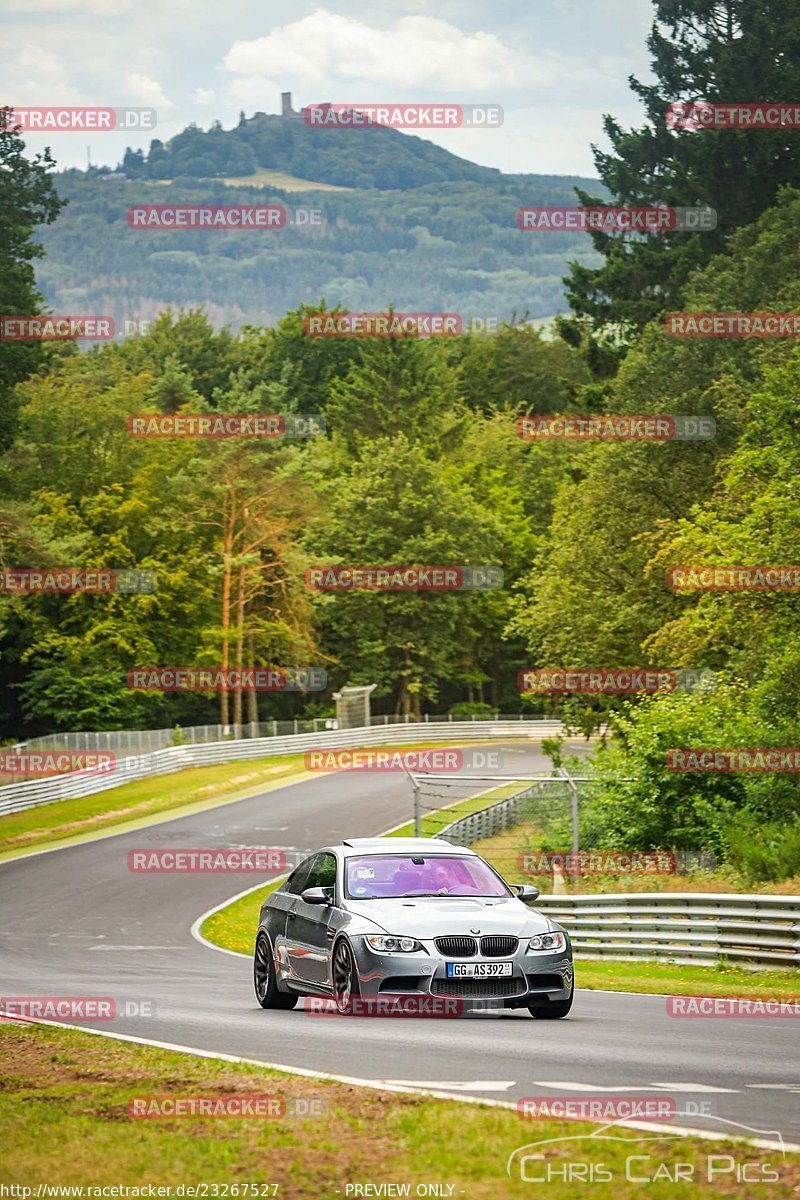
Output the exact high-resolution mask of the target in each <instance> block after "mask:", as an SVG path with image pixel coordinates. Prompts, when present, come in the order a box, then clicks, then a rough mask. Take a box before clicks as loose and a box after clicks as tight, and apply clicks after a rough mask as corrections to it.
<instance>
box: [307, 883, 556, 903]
mask: <svg viewBox="0 0 800 1200" xmlns="http://www.w3.org/2000/svg"><path fill="white" fill-rule="evenodd" d="M332 893H333V888H324V887H313V888H306V890H305V891H304V892H301V893H300V899H301V900H305V902H306V904H333V894H332ZM536 895H537V896H538V895H539V893H538V892H537V893H536Z"/></svg>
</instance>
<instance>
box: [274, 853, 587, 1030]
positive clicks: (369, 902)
mask: <svg viewBox="0 0 800 1200" xmlns="http://www.w3.org/2000/svg"><path fill="white" fill-rule="evenodd" d="M538 895H539V893H538V891H537V889H536V888H534V887H530V886H528V885H526V884H517V885H514V886H511V885H509V884H507V883H506V882H505V880H503V879H502V878H501V876H500V875H498V874H497V872H496V871H495V870H494V868H493V867H491V866H490V865H489V864H488V863H487V862H486V861H485V860H484V859H482V858H481V857H480V855H479V854H476V853H475V851H474V850H470V849H469V848H467V847H464V846H454V845H452V844H451V843H450V842H445V841H441V840H439V839H437V838H401V837H383V838H380V837H379V838H349V839H348V840H346V841H342V842H341V843H340V844H339V845H336V846H326V847H325V848H324V849H322V850H319V851H317V853H316V854H312V855H311V856H310V857H309V858H307V859H305V861H304V862H301V863H300V865H299V866H297V867H296V868H295V869H294V871H293V872H292V873H291V875H290V876H289V877H288V879H286V880H285V881H284V883H283V884H282V885H281V886H280V887H279V888H278V889H277V890H276V891H274V892H272V894H271V895H270V896H268V898H267V900H266V901H265V903H264V905H263V907H262V909H261V916H260V919H259V924H258V932H257V935H256V945H255V963H254V980H255V990H256V997H257V999H258V1002H259V1004H260V1005H261V1006H262V1008H273V1009H275V1008H278V1009H280V1008H283V1009H288V1008H294V1006H295V1005H296V1003H297V1001H298V999H299V997H300V996H311V997H323V998H327V1000H328V1002H329V1003H330V1004H331V1007H333V1006H334V1005H335V1008H336V1009H337V1010H338V1011H340V1012H342V1013H348V1012H359V1011H364V1008H363V1006H364V1005H368V1004H369V1002H370V1001H371V1002H372V1003H373V1004H375V1002H376V1001H377V1000H379V999H380V998H385V999H386V1000H388V999H389V998H390V997H391V998H393V999H397V998H399V997H403V998H407V999H409V1000H410V999H415V1000H416V1001H421V1000H422V999H423V998H427V999H428V1000H429V1001H430V1000H431V999H432V998H435V997H439V998H450V999H451V1000H453V1001H458V1002H460V1003H461V1004H463V1005H464V1006H466V1007H475V1006H479V1007H484V1006H488V1007H491V1008H526V1009H527V1010H528V1011H529V1012H530V1013H531V1015H532V1016H534V1017H541V1018H550V1019H552V1018H557V1017H565V1016H566V1015H567V1013H568V1012H569V1010H570V1008H571V1006H572V995H573V967H572V947H571V944H570V939H569V934H568V933H567V931H566V930H565V929H562V928H561V926H559V925H557V924H555V923H554V922H553V921H551V920H550V919H549V918H548V917H546V916H544V915H543V914H542V913H541V912H537V911H536V909H534V908H531V907H530V905H531V904H532V903H533V901H535V900H536V898H537V897H538ZM359 1006H361V1007H359ZM379 1011H380V1010H379ZM409 1011H410V1010H409ZM422 1011H424V1009H423V1010H422Z"/></svg>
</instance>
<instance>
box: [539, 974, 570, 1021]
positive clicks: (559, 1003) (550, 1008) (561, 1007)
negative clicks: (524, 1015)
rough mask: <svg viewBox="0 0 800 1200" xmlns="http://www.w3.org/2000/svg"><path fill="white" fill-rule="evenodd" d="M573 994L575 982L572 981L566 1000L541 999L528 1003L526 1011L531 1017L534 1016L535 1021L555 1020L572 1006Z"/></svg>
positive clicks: (565, 1013) (564, 1014) (563, 1015)
mask: <svg viewBox="0 0 800 1200" xmlns="http://www.w3.org/2000/svg"><path fill="white" fill-rule="evenodd" d="M574 995H575V984H574V983H573V985H572V987H571V988H570V993H569V996H568V997H567V999H566V1000H542V1001H540V1002H539V1003H538V1004H529V1005H528V1012H529V1013H530V1014H531V1016H532V1017H536V1019H537V1021H557V1020H558V1019H559V1017H565V1016H566V1015H567V1013H568V1012H569V1010H570V1009H571V1008H572V998H573V996H574Z"/></svg>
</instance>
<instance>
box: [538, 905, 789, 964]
mask: <svg viewBox="0 0 800 1200" xmlns="http://www.w3.org/2000/svg"><path fill="white" fill-rule="evenodd" d="M535 907H536V908H541V909H543V910H544V912H546V913H547V915H548V916H549V917H552V918H553V920H555V921H558V923H559V924H561V925H563V926H564V928H565V929H568V930H569V932H570V936H571V938H572V944H573V947H574V949H575V951H576V953H577V954H578V955H580V956H581V957H583V958H650V959H659V958H663V959H665V960H667V961H669V962H677V963H696V962H709V961H713V960H715V959H719V958H728V959H737V960H739V961H741V962H749V963H764V964H766V963H783V964H786V965H788V966H795V967H797V966H800V897H797V896H760V895H748V894H746V893H745V894H742V895H735V894H734V895H716V894H714V893H703V892H624V893H622V894H617V895H607V896H540V897H539V899H538V900H537V901H536V904H535Z"/></svg>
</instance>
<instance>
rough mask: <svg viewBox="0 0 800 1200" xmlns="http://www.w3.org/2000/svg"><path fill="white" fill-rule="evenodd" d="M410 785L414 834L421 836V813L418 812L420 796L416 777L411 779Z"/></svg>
mask: <svg viewBox="0 0 800 1200" xmlns="http://www.w3.org/2000/svg"><path fill="white" fill-rule="evenodd" d="M411 786H412V788H413V789H414V836H415V837H422V814H421V812H420V803H419V800H420V797H419V784H418V783H417V781H416V779H412V781H411Z"/></svg>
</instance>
